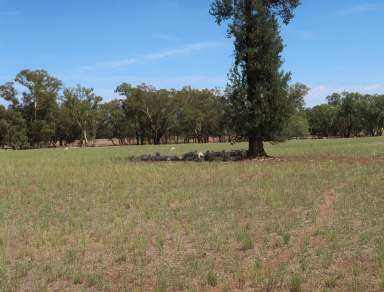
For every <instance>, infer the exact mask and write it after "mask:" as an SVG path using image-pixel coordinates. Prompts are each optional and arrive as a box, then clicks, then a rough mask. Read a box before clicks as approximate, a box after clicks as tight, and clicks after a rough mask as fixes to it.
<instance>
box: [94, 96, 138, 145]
mask: <svg viewBox="0 0 384 292" xmlns="http://www.w3.org/2000/svg"><path fill="white" fill-rule="evenodd" d="M100 111H101V120H102V123H101V126H100V128H99V130H98V136H100V137H102V138H108V139H110V140H111V141H112V142H113V143H115V142H114V140H113V139H114V138H117V139H118V143H119V144H120V145H125V144H127V143H128V139H129V138H130V137H134V136H135V131H134V126H133V125H132V123H131V122H130V120H129V118H128V117H127V116H126V115H125V112H124V108H123V101H122V100H112V101H110V102H107V103H104V104H102V105H101V109H100Z"/></svg>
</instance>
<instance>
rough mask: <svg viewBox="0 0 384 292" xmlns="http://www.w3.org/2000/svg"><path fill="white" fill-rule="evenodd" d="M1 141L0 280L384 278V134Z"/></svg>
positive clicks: (226, 285)
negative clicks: (245, 154) (253, 144)
mask: <svg viewBox="0 0 384 292" xmlns="http://www.w3.org/2000/svg"><path fill="white" fill-rule="evenodd" d="M171 147H172V146H171V145H163V146H158V147H156V146H143V147H138V146H129V147H111V148H91V149H69V150H67V151H65V150H64V149H51V150H35V151H20V152H13V151H0V291H159V292H160V291H293V292H295V291H383V289H384V216H383V211H384V189H383V183H384V138H363V139H337V140H305V141H290V142H287V143H283V144H278V145H273V146H272V145H268V146H267V150H268V152H269V154H271V155H274V156H276V157H279V158H281V159H279V160H271V161H244V162H236V163H226V162H217V163H194V162H190V163H187V162H177V163H170V162H160V163H142V162H141V163H140V162H139V163H135V162H129V161H128V160H127V159H126V158H127V157H128V156H131V155H140V154H144V153H146V154H147V153H155V152H161V153H163V154H167V153H172V152H175V153H184V152H187V151H194V150H224V149H238V148H245V147H246V145H245V144H244V145H243V144H238V145H233V146H231V145H226V144H210V145H176V146H174V147H175V148H176V150H175V151H171Z"/></svg>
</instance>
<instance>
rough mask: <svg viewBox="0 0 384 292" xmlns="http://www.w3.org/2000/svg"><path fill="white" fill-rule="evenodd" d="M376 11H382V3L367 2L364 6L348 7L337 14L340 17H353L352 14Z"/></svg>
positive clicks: (383, 6)
mask: <svg viewBox="0 0 384 292" xmlns="http://www.w3.org/2000/svg"><path fill="white" fill-rule="evenodd" d="M377 10H384V3H383V2H368V3H364V4H358V5H353V6H348V7H345V8H344V9H342V10H340V11H338V13H337V14H338V15H342V16H347V15H353V14H361V13H367V12H373V11H377Z"/></svg>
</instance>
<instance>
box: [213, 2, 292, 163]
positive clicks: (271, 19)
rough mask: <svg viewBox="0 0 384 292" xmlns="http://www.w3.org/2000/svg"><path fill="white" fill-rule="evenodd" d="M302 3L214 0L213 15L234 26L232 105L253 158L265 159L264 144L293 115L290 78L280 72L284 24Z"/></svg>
mask: <svg viewBox="0 0 384 292" xmlns="http://www.w3.org/2000/svg"><path fill="white" fill-rule="evenodd" d="M298 5H299V1H298V0H279V1H276V0H215V1H214V2H213V3H212V6H211V10H210V12H211V14H212V15H213V16H215V18H216V21H217V23H218V24H221V23H223V22H224V21H229V25H228V34H229V35H230V36H231V37H233V38H234V45H235V61H234V65H233V69H232V72H231V76H230V86H229V88H228V99H229V104H230V108H231V111H232V114H231V119H232V120H233V123H234V125H235V127H236V132H237V133H239V134H240V135H242V136H244V137H246V138H247V139H248V142H249V147H248V156H249V157H258V156H265V155H266V153H265V151H264V146H263V141H266V140H272V141H275V140H277V139H278V137H279V136H280V134H281V131H282V130H283V128H284V125H285V124H286V122H287V120H288V119H289V117H290V116H291V114H292V109H293V108H292V100H291V99H290V97H291V96H289V94H288V81H289V79H290V75H289V74H287V73H284V72H282V71H281V65H282V60H281V53H282V51H283V47H284V46H283V42H282V39H281V37H280V35H279V19H282V21H283V22H284V23H285V24H288V23H289V21H290V20H291V18H292V17H293V10H294V9H295V8H296V7H297V6H298Z"/></svg>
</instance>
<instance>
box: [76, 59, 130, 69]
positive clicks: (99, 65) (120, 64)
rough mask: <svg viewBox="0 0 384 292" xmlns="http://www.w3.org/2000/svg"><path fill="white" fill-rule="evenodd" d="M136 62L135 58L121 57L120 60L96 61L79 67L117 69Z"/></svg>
mask: <svg viewBox="0 0 384 292" xmlns="http://www.w3.org/2000/svg"><path fill="white" fill-rule="evenodd" d="M136 62H137V60H136V59H133V58H132V59H121V60H115V61H108V62H101V63H96V64H93V65H90V66H84V67H81V68H80V69H81V70H84V71H93V70H97V69H117V68H121V67H127V66H129V65H132V64H135V63H136Z"/></svg>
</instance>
